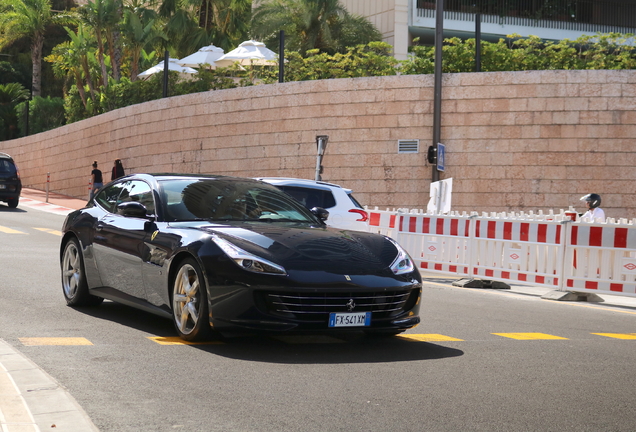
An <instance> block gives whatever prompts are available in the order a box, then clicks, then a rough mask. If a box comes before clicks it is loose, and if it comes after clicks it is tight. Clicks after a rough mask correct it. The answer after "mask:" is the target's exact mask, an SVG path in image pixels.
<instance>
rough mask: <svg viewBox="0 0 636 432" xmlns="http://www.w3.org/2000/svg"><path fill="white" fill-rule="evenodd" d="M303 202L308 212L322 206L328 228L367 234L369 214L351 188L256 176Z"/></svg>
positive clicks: (316, 182)
mask: <svg viewBox="0 0 636 432" xmlns="http://www.w3.org/2000/svg"><path fill="white" fill-rule="evenodd" d="M256 179H257V180H261V181H264V182H266V183H269V184H272V185H274V186H276V187H277V188H279V189H281V190H283V191H284V192H286V193H287V194H289V195H291V196H292V197H293V198H295V199H296V200H297V201H300V202H301V203H302V204H303V205H304V206H305V207H307V208H308V209H312V208H314V207H322V208H324V209H325V210H327V211H328V212H329V218H328V219H327V226H330V227H333V228H341V229H348V230H356V231H367V230H368V228H367V219H368V218H369V215H368V213H367V211H366V210H365V209H364V207H362V206H361V205H360V203H358V201H356V199H355V198H354V197H353V195H352V192H351V189H345V188H343V187H341V186H339V185H337V184H333V183H326V182H322V181H314V180H304V179H297V178H287V177H256Z"/></svg>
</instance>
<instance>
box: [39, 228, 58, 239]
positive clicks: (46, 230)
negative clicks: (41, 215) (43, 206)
mask: <svg viewBox="0 0 636 432" xmlns="http://www.w3.org/2000/svg"><path fill="white" fill-rule="evenodd" d="M36 230H38V231H43V232H45V233H49V234H54V235H56V236H60V237H61V236H62V231H58V230H53V229H49V228H36Z"/></svg>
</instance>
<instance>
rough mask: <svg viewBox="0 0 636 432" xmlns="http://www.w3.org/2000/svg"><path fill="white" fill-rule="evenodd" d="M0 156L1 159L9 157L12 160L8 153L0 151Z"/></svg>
mask: <svg viewBox="0 0 636 432" xmlns="http://www.w3.org/2000/svg"><path fill="white" fill-rule="evenodd" d="M0 158H2V159H11V160H13V158H12V157H11V156H9V155H8V154H6V153H2V152H0Z"/></svg>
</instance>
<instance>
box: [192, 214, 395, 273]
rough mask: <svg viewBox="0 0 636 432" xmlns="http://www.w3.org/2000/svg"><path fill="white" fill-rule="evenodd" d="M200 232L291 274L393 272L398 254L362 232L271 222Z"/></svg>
mask: <svg viewBox="0 0 636 432" xmlns="http://www.w3.org/2000/svg"><path fill="white" fill-rule="evenodd" d="M290 225H292V226H290ZM199 229H202V230H205V231H207V232H208V233H215V234H217V235H219V236H221V237H223V238H224V239H226V240H228V241H230V242H232V243H233V244H235V245H236V246H238V247H240V248H241V249H244V250H245V251H247V252H250V253H253V254H255V255H258V256H260V257H262V258H265V259H268V260H270V261H272V262H275V263H277V264H280V265H282V266H283V267H285V269H287V270H288V271H289V270H300V271H316V270H323V271H324V270H325V269H328V271H329V272H330V273H334V274H342V275H345V274H346V275H356V274H373V273H376V274H380V273H382V274H383V273H386V272H387V271H388V272H389V273H391V272H390V270H388V267H389V266H390V265H391V263H392V262H393V260H394V259H395V257H396V256H397V253H398V252H397V249H396V247H395V245H393V243H392V242H391V241H390V240H388V239H387V238H386V237H384V236H381V235H378V234H372V233H366V232H359V231H345V230H338V229H334V228H319V227H311V226H306V225H305V226H298V225H295V224H289V225H288V224H285V225H281V224H276V225H274V224H270V223H242V224H237V225H233V226H228V225H224V226H209V225H208V226H202V227H200V228H199Z"/></svg>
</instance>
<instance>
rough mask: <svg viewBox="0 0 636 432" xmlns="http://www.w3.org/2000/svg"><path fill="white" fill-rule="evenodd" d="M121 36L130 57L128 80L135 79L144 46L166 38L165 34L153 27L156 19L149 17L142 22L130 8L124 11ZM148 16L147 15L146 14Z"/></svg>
mask: <svg viewBox="0 0 636 432" xmlns="http://www.w3.org/2000/svg"><path fill="white" fill-rule="evenodd" d="M124 16H125V18H124V23H123V25H122V36H123V39H124V46H125V48H126V52H127V53H128V54H129V55H130V57H131V65H130V80H131V81H135V80H137V75H138V74H139V60H140V58H141V54H142V52H143V48H144V47H145V46H148V45H151V44H153V43H154V42H155V41H156V40H158V39H163V40H167V37H166V35H164V34H163V32H162V31H160V30H158V29H157V28H156V27H155V23H156V19H155V18H151V19H149V20H148V22H147V23H145V24H143V23H142V19H143V16H144V14H142V18H140V17H139V16H138V15H137V14H135V13H134V12H133V11H131V10H126V12H125V13H124ZM146 16H148V15H146Z"/></svg>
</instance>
